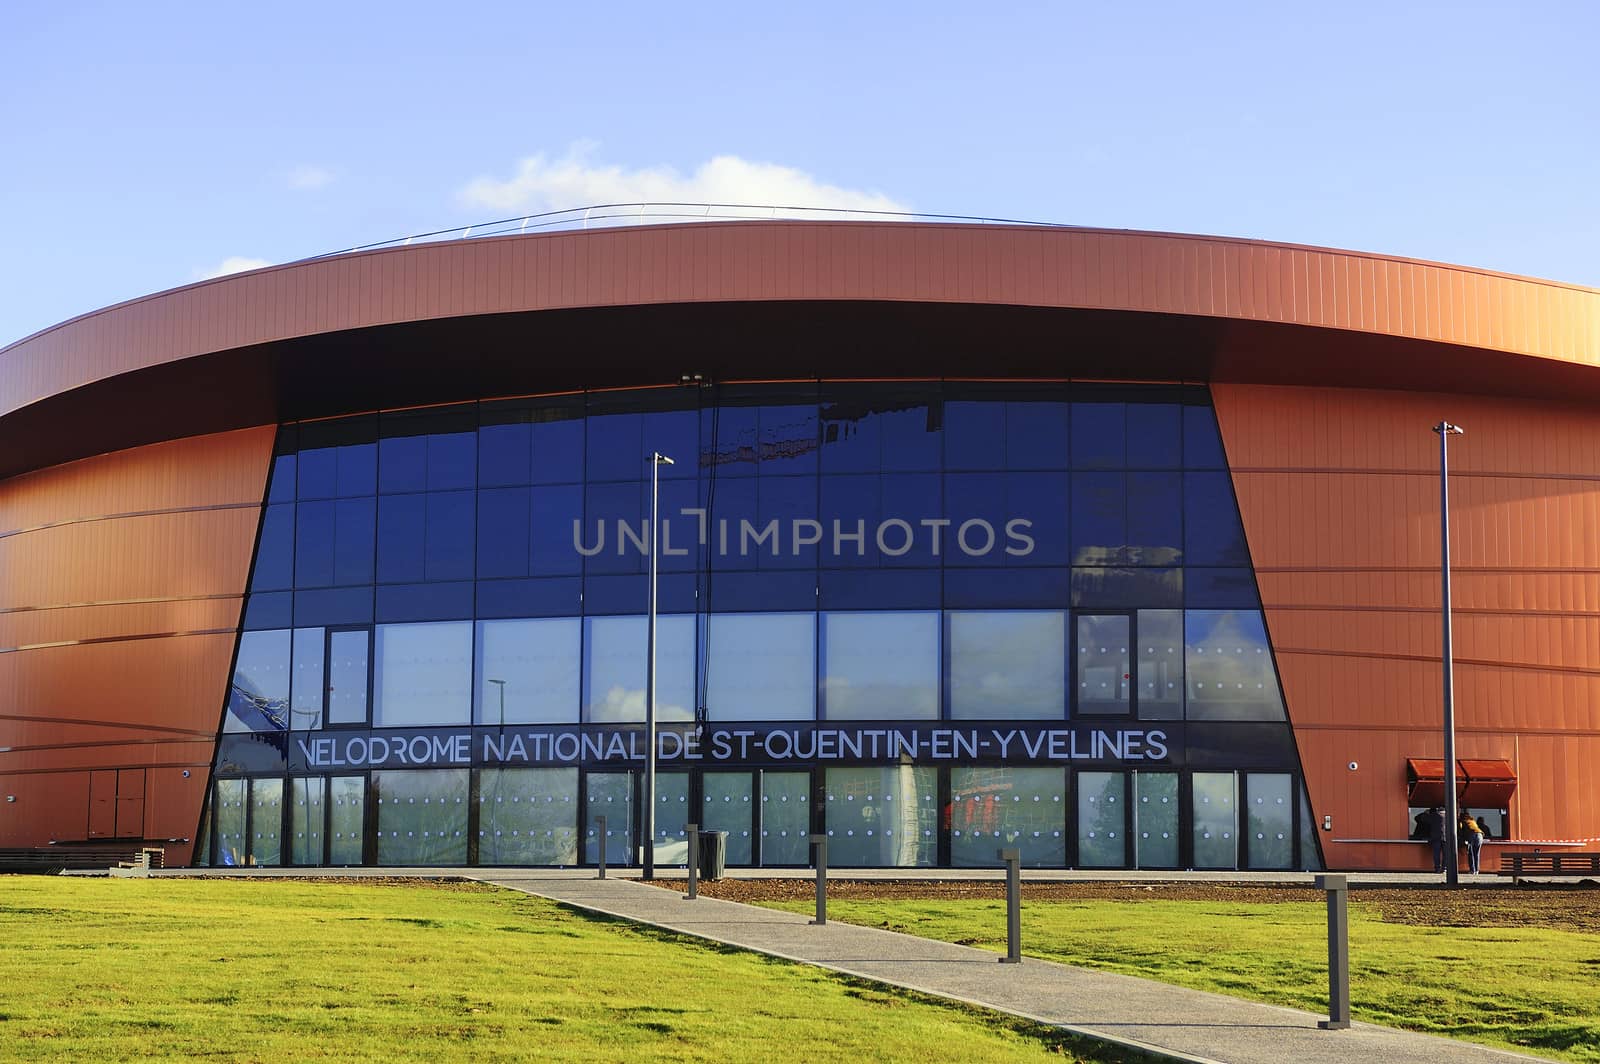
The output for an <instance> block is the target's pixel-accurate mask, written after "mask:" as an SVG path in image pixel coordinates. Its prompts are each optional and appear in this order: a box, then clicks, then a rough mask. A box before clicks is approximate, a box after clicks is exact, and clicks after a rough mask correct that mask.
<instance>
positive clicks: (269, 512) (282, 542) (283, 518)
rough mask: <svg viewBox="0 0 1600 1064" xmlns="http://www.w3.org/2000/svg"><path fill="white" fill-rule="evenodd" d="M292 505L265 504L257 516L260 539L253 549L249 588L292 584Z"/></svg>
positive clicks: (270, 588)
mask: <svg viewBox="0 0 1600 1064" xmlns="http://www.w3.org/2000/svg"><path fill="white" fill-rule="evenodd" d="M294 524H295V522H294V504H293V503H288V504H284V505H277V506H268V507H267V508H266V512H265V513H263V514H262V516H261V542H260V545H259V546H258V547H257V548H256V567H255V572H254V573H253V574H252V576H251V580H250V589H251V590H252V591H276V590H278V589H280V588H291V587H293V586H294V540H295V530H294Z"/></svg>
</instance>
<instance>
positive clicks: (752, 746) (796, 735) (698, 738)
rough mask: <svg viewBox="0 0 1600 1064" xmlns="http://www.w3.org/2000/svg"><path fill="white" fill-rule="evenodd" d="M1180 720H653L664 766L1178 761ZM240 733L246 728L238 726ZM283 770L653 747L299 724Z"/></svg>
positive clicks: (613, 737)
mask: <svg viewBox="0 0 1600 1064" xmlns="http://www.w3.org/2000/svg"><path fill="white" fill-rule="evenodd" d="M1181 728H1182V725H1181V724H1164V725H1162V726H1160V727H1152V728H1146V727H1133V728H1130V727H1117V726H1111V727H1105V726H1101V727H1096V726H1089V725H1082V724H1054V723H1053V724H995V725H962V724H950V723H945V722H931V721H930V722H925V723H916V724H909V723H908V724H894V725H882V724H878V725H873V724H828V723H794V724H766V725H745V726H740V727H721V726H705V727H702V728H696V727H694V726H693V725H685V724H670V725H664V726H661V727H658V729H657V735H656V739H657V754H656V758H657V762H658V763H659V764H661V765H663V766H667V767H672V766H683V765H693V764H699V765H711V766H718V765H751V766H788V767H795V766H808V765H813V764H818V765H873V764H932V765H937V764H945V763H951V764H978V763H984V762H989V763H1003V764H1008V765H1050V764H1086V765H1089V764H1093V765H1107V766H1118V765H1123V766H1129V767H1155V766H1160V765H1171V764H1173V763H1174V762H1175V757H1174V750H1175V749H1178V748H1179V747H1180V746H1181V737H1180V736H1179V735H1178V734H1176V733H1177V732H1179V731H1180V730H1181ZM239 738H244V737H239ZM278 738H279V739H280V740H283V739H286V740H287V744H288V749H287V751H286V753H287V756H288V762H289V771H290V772H293V773H302V772H338V771H344V770H360V769H372V768H451V767H459V768H465V767H476V766H510V767H514V766H557V765H582V766H584V767H589V768H602V767H630V766H642V765H643V764H644V761H645V755H646V751H647V750H648V746H647V743H646V739H645V734H644V729H643V728H642V727H641V726H639V725H637V724H619V725H610V726H608V725H588V726H583V727H579V726H565V727H563V726H559V725H554V726H551V725H544V726H540V725H532V726H526V727H507V728H459V729H451V728H421V729H395V730H382V731H376V730H374V731H328V732H304V733H294V734H290V735H288V736H279V737H278Z"/></svg>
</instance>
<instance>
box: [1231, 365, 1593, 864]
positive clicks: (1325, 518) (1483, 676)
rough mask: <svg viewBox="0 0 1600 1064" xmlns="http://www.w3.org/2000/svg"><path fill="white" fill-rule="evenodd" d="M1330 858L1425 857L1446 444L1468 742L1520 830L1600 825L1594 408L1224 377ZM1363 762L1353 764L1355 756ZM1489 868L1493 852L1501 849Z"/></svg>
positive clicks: (1247, 505)
mask: <svg viewBox="0 0 1600 1064" xmlns="http://www.w3.org/2000/svg"><path fill="white" fill-rule="evenodd" d="M1212 391H1213V397H1214V400H1215V402H1216V407H1217V418H1218V421H1219V423H1220V425H1221V427H1222V434H1223V440H1224V443H1225V444H1226V446H1227V451H1228V460H1229V462H1230V463H1231V465H1232V467H1233V477H1234V485H1235V488H1236V490H1237V492H1238V497H1239V508H1240V511H1241V513H1242V516H1243V518H1244V526H1245V534H1246V536H1247V537H1248V539H1249V542H1250V551H1251V556H1252V558H1253V559H1254V562H1255V566H1256V573H1257V578H1258V580H1259V582H1260V587H1261V597H1262V601H1263V605H1264V606H1265V608H1266V611H1267V624H1268V629H1269V633H1270V635H1271V638H1272V642H1273V645H1274V649H1275V652H1276V654H1277V659H1278V668H1279V671H1280V673H1281V675H1282V679H1283V685H1284V696H1285V698H1286V700H1287V702H1288V705H1289V712H1290V716H1291V719H1292V720H1293V722H1294V727H1295V734H1296V736H1297V739H1298V742H1299V746H1300V756H1301V760H1302V763H1303V765H1304V768H1305V772H1306V782H1307V786H1308V788H1309V790H1310V794H1311V803H1312V806H1313V807H1314V809H1315V810H1316V814H1317V816H1318V817H1319V818H1321V817H1323V816H1331V817H1332V818H1333V824H1332V829H1331V830H1329V831H1326V832H1324V833H1323V844H1324V848H1325V852H1326V855H1327V860H1328V862H1329V865H1330V866H1331V867H1347V868H1375V867H1395V866H1396V865H1406V864H1409V865H1412V866H1415V867H1421V866H1422V863H1423V861H1424V860H1425V857H1424V855H1423V853H1422V847H1418V846H1401V845H1396V844H1395V843H1393V842H1382V841H1340V840H1384V839H1390V840H1393V839H1402V838H1404V837H1405V836H1406V834H1407V833H1408V831H1409V829H1410V823H1409V820H1408V819H1407V816H1406V812H1405V809H1406V802H1405V797H1406V771H1405V766H1406V759H1407V758H1411V757H1418V758H1421V757H1431V758H1437V757H1440V756H1441V754H1442V752H1443V747H1444V739H1443V733H1442V723H1441V722H1442V717H1441V712H1442V710H1441V707H1442V705H1443V701H1442V699H1443V686H1442V667H1441V663H1440V656H1441V631H1440V623H1439V598H1440V584H1439V555H1440V551H1439V452H1438V437H1437V436H1436V435H1434V433H1433V432H1431V431H1430V429H1431V427H1432V426H1433V425H1435V424H1437V423H1438V422H1439V421H1441V420H1448V421H1452V422H1455V423H1457V424H1460V425H1463V426H1465V428H1466V430H1467V431H1466V434H1465V435H1464V436H1460V437H1457V438H1455V439H1454V440H1453V441H1452V445H1451V521H1452V527H1451V538H1452V543H1451V551H1452V569H1453V573H1454V579H1453V591H1454V602H1453V605H1454V609H1455V633H1454V634H1455V656H1456V706H1457V718H1456V719H1457V735H1458V739H1457V754H1458V756H1459V757H1461V758H1464V759H1470V758H1504V759H1506V760H1507V761H1510V762H1511V764H1512V765H1513V767H1514V768H1515V769H1516V772H1517V780H1518V784H1517V792H1516V796H1515V797H1514V798H1513V799H1512V802H1511V824H1512V832H1513V834H1514V835H1515V836H1516V837H1518V838H1523V839H1575V838H1585V837H1588V838H1592V837H1594V836H1597V835H1600V773H1597V772H1596V771H1595V769H1594V766H1595V765H1596V764H1600V542H1597V541H1596V538H1595V536H1594V530H1595V529H1596V528H1600V418H1597V417H1596V416H1595V412H1594V410H1593V409H1592V408H1590V407H1588V406H1579V405H1563V404H1558V403H1549V402H1532V401H1522V400H1506V399H1494V398H1488V397H1483V396H1464V395H1450V394H1434V395H1419V394H1416V393H1405V392H1380V391H1363V390H1355V389H1335V388H1295V387H1271V386H1255V385H1243V384H1216V385H1213V389H1212ZM1350 762H1356V763H1357V765H1358V767H1357V768H1356V769H1354V770H1352V769H1350V768H1349V763H1350ZM1490 855H1491V860H1492V859H1493V855H1494V847H1492V846H1491V848H1490Z"/></svg>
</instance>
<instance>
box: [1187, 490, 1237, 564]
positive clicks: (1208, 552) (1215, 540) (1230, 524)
mask: <svg viewBox="0 0 1600 1064" xmlns="http://www.w3.org/2000/svg"><path fill="white" fill-rule="evenodd" d="M1183 513H1184V525H1183V547H1184V559H1185V560H1186V561H1187V562H1188V563H1189V564H1190V565H1230V566H1246V567H1247V566H1249V564H1250V548H1249V547H1248V546H1247V545H1246V544H1245V538H1244V526H1243V525H1241V524H1240V523H1239V508H1238V507H1237V506H1236V505H1234V501H1233V482H1232V481H1231V480H1230V479H1229V477H1228V474H1226V473H1185V474H1184V475H1183Z"/></svg>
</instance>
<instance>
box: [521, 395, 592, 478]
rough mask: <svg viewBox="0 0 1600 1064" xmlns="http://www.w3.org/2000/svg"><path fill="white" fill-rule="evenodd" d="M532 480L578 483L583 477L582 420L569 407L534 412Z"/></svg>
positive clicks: (549, 408) (547, 408)
mask: <svg viewBox="0 0 1600 1064" xmlns="http://www.w3.org/2000/svg"><path fill="white" fill-rule="evenodd" d="M533 418H534V420H533V424H532V431H533V482H534V483H535V484H577V483H580V482H582V480H583V437H584V431H583V421H582V419H581V418H580V417H578V416H577V413H576V411H575V410H573V409H572V408H570V407H546V408H542V409H540V410H537V411H535V412H534V414H533Z"/></svg>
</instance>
